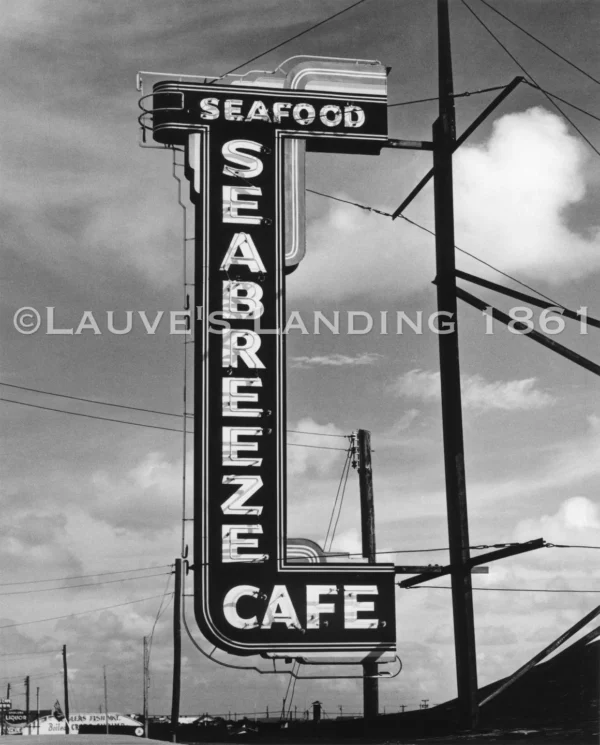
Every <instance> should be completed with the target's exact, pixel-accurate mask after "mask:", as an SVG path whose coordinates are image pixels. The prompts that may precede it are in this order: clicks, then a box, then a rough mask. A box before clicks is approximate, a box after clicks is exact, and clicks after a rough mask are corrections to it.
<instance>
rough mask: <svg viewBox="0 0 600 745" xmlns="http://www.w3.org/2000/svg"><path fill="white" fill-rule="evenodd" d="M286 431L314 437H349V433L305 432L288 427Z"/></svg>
mask: <svg viewBox="0 0 600 745" xmlns="http://www.w3.org/2000/svg"><path fill="white" fill-rule="evenodd" d="M287 432H290V433H293V434H295V435H315V436H316V437H341V438H342V439H346V438H348V437H350V435H332V434H330V433H329V432H306V431H304V430H301V429H288V430H287Z"/></svg>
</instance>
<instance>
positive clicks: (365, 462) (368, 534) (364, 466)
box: [356, 429, 379, 721]
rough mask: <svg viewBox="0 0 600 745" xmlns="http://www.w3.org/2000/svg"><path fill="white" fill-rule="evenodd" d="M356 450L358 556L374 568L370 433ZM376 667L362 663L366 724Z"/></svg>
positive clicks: (374, 710) (360, 436)
mask: <svg viewBox="0 0 600 745" xmlns="http://www.w3.org/2000/svg"><path fill="white" fill-rule="evenodd" d="M356 440H357V442H356V447H357V449H358V485H359V490H360V518H361V533H362V554H363V556H364V558H365V559H367V560H368V562H369V564H375V562H376V561H377V553H376V546H375V503H374V499H373V467H372V465H371V433H370V432H369V431H367V430H366V429H359V430H358V432H357V435H356ZM378 670H379V666H378V664H377V663H376V662H373V661H371V660H367V661H365V662H363V716H364V718H365V720H366V721H368V720H371V719H374V718H375V717H376V716H377V715H378V714H379V679H378V678H377V674H378Z"/></svg>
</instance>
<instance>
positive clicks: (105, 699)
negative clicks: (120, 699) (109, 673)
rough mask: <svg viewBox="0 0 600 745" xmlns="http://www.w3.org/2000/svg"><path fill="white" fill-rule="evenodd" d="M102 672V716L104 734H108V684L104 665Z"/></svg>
mask: <svg viewBox="0 0 600 745" xmlns="http://www.w3.org/2000/svg"><path fill="white" fill-rule="evenodd" d="M103 672H104V716H105V717H106V734H107V735H108V734H110V728H109V724H108V685H107V683H106V665H104V667H103Z"/></svg>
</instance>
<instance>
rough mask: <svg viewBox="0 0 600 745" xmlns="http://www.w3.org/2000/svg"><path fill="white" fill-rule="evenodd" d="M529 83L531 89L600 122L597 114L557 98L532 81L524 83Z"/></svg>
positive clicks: (554, 94)
mask: <svg viewBox="0 0 600 745" xmlns="http://www.w3.org/2000/svg"><path fill="white" fill-rule="evenodd" d="M523 82H525V83H527V85H529V86H530V87H531V88H534V89H535V90H538V91H541V92H542V93H544V94H545V95H546V96H551V97H552V98H556V100H557V101H561V102H562V103H564V104H566V105H567V106H570V107H571V108H573V109H576V110H577V111H580V112H581V113H582V114H586V115H587V116H591V117H592V119H595V120H596V121H597V122H600V116H597V115H596V114H592V112H591V111H587V110H586V109H582V108H581V107H580V106H576V105H575V104H574V103H571V102H570V101H567V100H566V99H565V98H561V97H560V96H557V95H556V93H551V92H550V91H547V90H546V89H545V88H540V86H539V85H534V84H533V83H532V82H531V81H529V80H525V81H523Z"/></svg>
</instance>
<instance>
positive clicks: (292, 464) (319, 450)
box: [288, 417, 348, 477]
mask: <svg viewBox="0 0 600 745" xmlns="http://www.w3.org/2000/svg"><path fill="white" fill-rule="evenodd" d="M305 432H309V433H310V434H309V435H306V434H304V433H305ZM347 445H348V440H347V439H345V438H344V433H343V432H342V430H341V429H339V428H338V427H336V425H335V424H317V422H315V421H314V419H311V418H310V417H306V418H304V419H300V420H299V421H298V423H297V424H295V425H294V424H292V425H291V426H290V430H288V474H289V475H290V476H296V477H297V476H299V475H301V474H306V473H307V472H311V471H312V472H313V474H314V473H316V474H320V475H324V474H327V473H328V472H329V471H330V469H331V467H332V466H333V464H334V463H335V462H336V461H338V460H339V456H340V455H342V453H340V452H338V450H337V449H338V448H339V449H340V450H344V449H345V448H346V447H347ZM307 446H309V447H307ZM332 448H336V449H335V450H333V449H332Z"/></svg>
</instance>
